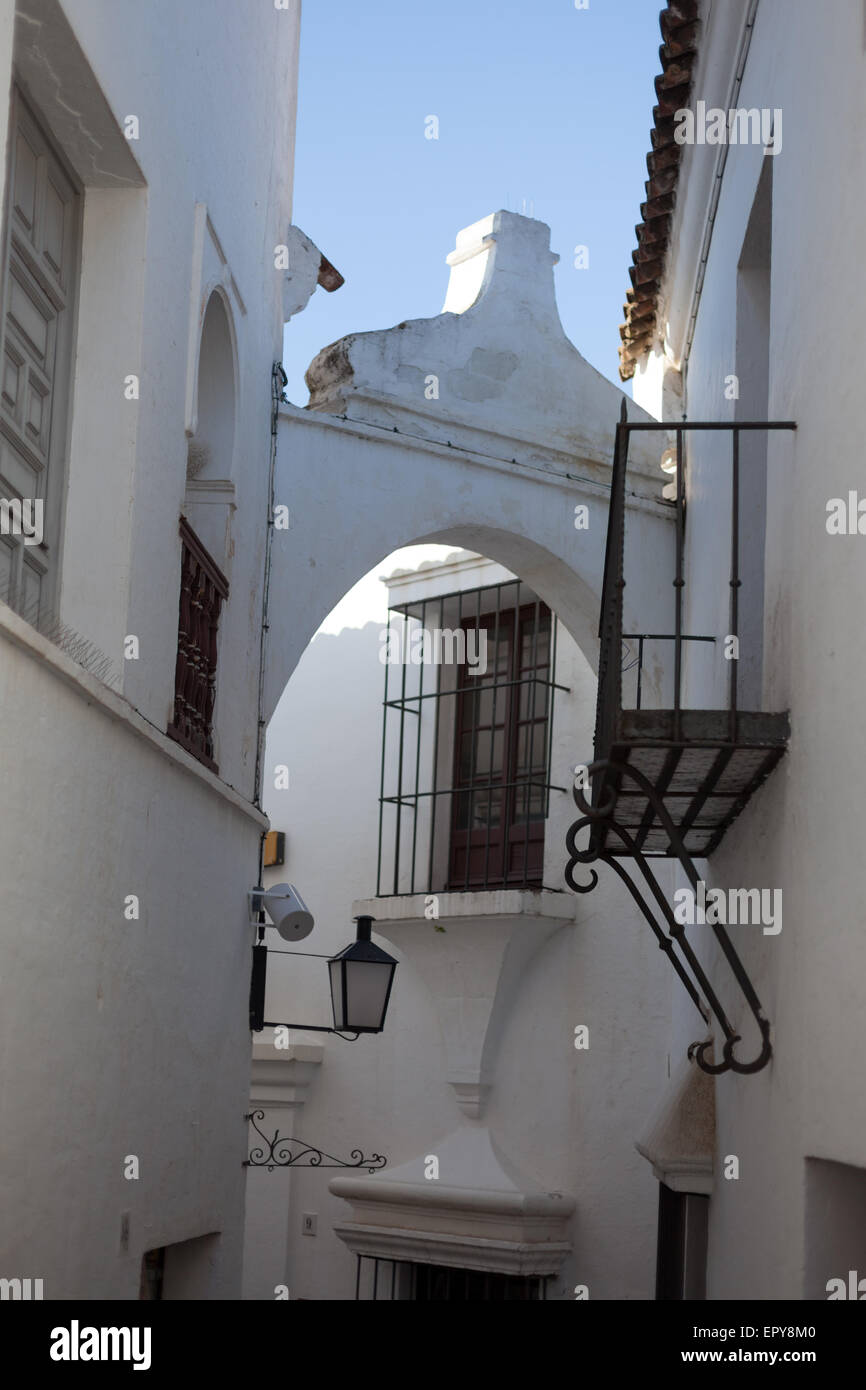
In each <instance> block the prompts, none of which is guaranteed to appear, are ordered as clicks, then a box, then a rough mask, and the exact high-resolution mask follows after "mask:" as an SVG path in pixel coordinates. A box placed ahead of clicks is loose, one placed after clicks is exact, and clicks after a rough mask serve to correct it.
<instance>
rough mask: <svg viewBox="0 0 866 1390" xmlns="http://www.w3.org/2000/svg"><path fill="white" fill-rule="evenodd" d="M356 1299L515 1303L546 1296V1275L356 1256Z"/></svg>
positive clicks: (541, 1298)
mask: <svg viewBox="0 0 866 1390" xmlns="http://www.w3.org/2000/svg"><path fill="white" fill-rule="evenodd" d="M357 1262H358V1263H357V1270H356V1275H355V1298H356V1300H357V1301H358V1302H361V1303H367V1302H377V1303H380V1302H386V1303H391V1302H394V1303H500V1302H505V1301H516V1302H519V1303H527V1302H538V1301H541V1300H545V1299H546V1298H547V1280H548V1277H549V1276H548V1275H544V1274H504V1273H501V1272H500V1271H499V1270H485V1269H464V1268H462V1267H458V1266H452V1265H431V1264H419V1263H416V1262H415V1261H410V1260H389V1259H384V1258H380V1257H378V1256H376V1255H358V1256H357Z"/></svg>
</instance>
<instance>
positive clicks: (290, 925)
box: [248, 883, 397, 1041]
mask: <svg viewBox="0 0 866 1390" xmlns="http://www.w3.org/2000/svg"><path fill="white" fill-rule="evenodd" d="M248 896H249V913H250V925H251V926H254V927H255V928H256V932H257V936H258V940H257V942H256V944H255V945H254V946H253V968H252V974H251V977H250V1029H251V1031H252V1032H254V1033H260V1032H261V1031H262V1029H263V1028H296V1029H299V1030H302V1031H304V1032H307V1033H339V1034H340V1036H341V1037H344V1036H345V1035H346V1034H352V1035H354V1037H352V1038H349V1039H348V1040H349V1041H354V1040H355V1039H357V1037H358V1036H359V1034H361V1033H381V1032H382V1029H383V1028H384V1027H385V1014H386V1012H387V1010H388V1000H389V999H390V997H391V986H392V984H393V983H394V971H395V970H396V968H397V961H396V960H395V959H394V957H393V956H389V955H388V953H387V951H383V950H382V949H381V947H379V946H375V945H374V944H373V942H372V941H371V940H370V931H371V928H372V924H373V920H374V919H373V918H372V917H369V916H365V917H356V918H355V921H356V922H357V924H358V934H357V938H356V940H354V941H353V942H352V943H351V944H350V945H349V946H346V947H345V949H344V950H342V951H340V952H339V954H338V955H336V956H332V957H329V958H328V973H329V975H330V980H331V1000H332V1003H333V1009H334V1026H333V1027H327V1026H325V1025H320V1024H312V1023H271V1022H269V1021H268V1020H266V1019H265V986H266V982H267V971H268V948H267V946H266V945H265V943H264V935H265V929H266V928H267V927H276V929H277V931H279V933H280V935H281V936H282V937H284V938H285V939H286V940H287V941H298V940H302V939H303V938H304V937H305V936H307V935H309V933H310V932H311V931H312V929H313V918H312V914H311V913H310V912H309V911H308V909H307V907H306V905H305V904H304V902H303V900H302V898H301V896H300V894H299V893H298V891H297V889H296V888H294V887H292V886H291V885H290V884H288V883H282V884H277V886H276V888H272V889H270V890H267V891H266V890H265V889H264V888H262V887H258V888H252V889H250V891H249V895H248ZM265 908H267V910H268V912H269V914H270V915H271V917H272V919H273V920H272V921H271V922H267V921H265V917H264V909H265ZM276 954H277V955H283V956H285V955H288V956H309V955H310V954H311V953H310V952H308V951H277V952H276Z"/></svg>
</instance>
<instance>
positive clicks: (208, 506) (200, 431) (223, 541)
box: [185, 289, 237, 566]
mask: <svg viewBox="0 0 866 1390" xmlns="http://www.w3.org/2000/svg"><path fill="white" fill-rule="evenodd" d="M236 395H237V354H236V351H235V336H234V327H233V323H232V318H231V310H230V308H229V305H228V303H227V302H226V299H225V296H224V295H223V294H222V292H221V291H220V290H219V289H215V290H214V291H213V292H212V293H211V295H210V298H209V299H208V302H207V307H206V309H205V312H204V318H203V319H202V329H201V344H200V347H199V358H198V374H197V407H196V415H195V429H194V431H193V433H192V435H191V436H190V439H189V442H188V447H187V470H186V499H185V510H186V513H187V517H188V519H189V522H190V525H191V526H192V527H193V529H194V530H195V532H196V534H197V535H198V536H199V538H200V539H201V541H202V543H203V544H204V545H205V546H206V547H207V549H208V550H209V551H210V553H211V554H212V555H213V557H214V559H215V560H216V562H217V564H219V565H220V566H224V565H225V563H226V561H227V558H228V555H229V554H230V544H229V541H230V525H231V516H232V513H233V511H234V507H235V501H234V498H235V486H234V476H233V473H234V452H235V423H236V416H237V401H236Z"/></svg>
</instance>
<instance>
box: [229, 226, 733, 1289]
mask: <svg viewBox="0 0 866 1390" xmlns="http://www.w3.org/2000/svg"><path fill="white" fill-rule="evenodd" d="M556 259H557V258H556V256H555V255H553V254H551V251H550V249H549V229H548V228H547V227H546V226H544V224H542V223H539V222H535V221H533V220H532V219H528V218H524V217H519V216H516V215H514V214H511V213H505V212H499V213H496V214H494V215H492V216H491V217H489V218H486V219H484V220H482V221H481V222H479V223H477V224H475V225H474V226H472V227H469V228H467V229H466V230H464V231H462V232H461V233H460V234H459V235H458V238H457V248H456V250H455V252H453V253H452V254H451V256H449V258H448V260H449V264H450V266H451V276H450V281H449V286H448V292H447V297H446V301H445V307H444V310H443V312H442V314H441V315H439V316H437V317H435V318H432V319H427V320H419V321H415V322H409V323H404V324H400V325H398V326H397V327H395V328H392V329H390V330H387V331H385V332H382V333H366V334H360V335H357V336H353V337H350V338H348V339H344V340H342V341H341V342H340V343H337V344H334V345H333V346H332V347H330V348H328V349H325V350H324V351H323V352H322V353H321V354H320V355H319V357H318V358H317V359H316V361H315V362H314V363H313V365H312V367H311V368H310V370H309V373H308V381H309V383H310V387H311V403H310V408H309V409H307V410H306V411H301V410H297V409H296V408H294V407H291V406H285V407H283V410H282V412H281V418H280V431H281V436H280V441H279V446H278V454H277V495H278V496H279V497H284V496H285V497H290V498H292V499H293V505H292V518H293V527H292V530H291V532H290V533H289V537H288V544H286V545H285V546H284V545H283V544H282V542H281V544H280V546H279V547H275V549H274V556H273V575H274V583H275V584H279V585H281V586H282V588H283V592H284V593H286V594H292V595H293V596H295V598H296V599H297V602H296V604H295V605H294V606H290V605H288V604H286V605H283V606H282V608H281V609H280V611H279V612H278V613H277V612H275V613H274V616H273V620H272V625H271V636H272V637H274V635H275V632H277V631H278V632H279V636H278V637H276V638H275V648H274V651H273V653H272V656H271V658H269V672H270V673H274V674H276V670H277V663H279V662H280V661H282V662H284V663H285V665H284V668H283V669H284V670H285V673H286V674H288V673H289V671H290V670H291V662H292V660H293V659H294V660H295V661H297V657H298V655H300V653H301V652H303V655H302V656H301V659H300V661H299V662H298V664H297V669H296V670H295V671H294V674H293V675H292V676H291V679H290V680H289V681H288V685H287V689H286V693H285V695H284V697H283V699H282V701H281V702H280V703H279V705H278V708H277V712H276V714H275V715H274V716H273V719H272V722H271V726H270V733H269V743H268V751H267V756H266V759H265V764H266V773H265V780H264V784H263V795H264V798H265V805H266V808H267V810H268V812H269V815H270V817H271V821H272V824H273V826H274V828H275V830H276V831H278V832H282V833H283V834H284V836H285V843H284V846H283V851H282V853H281V856H280V863H279V864H278V865H275V866H274V867H273V868H272V869H270V870H268V879H267V882H268V883H269V884H274V883H275V882H277V881H281V882H287V881H290V882H293V883H294V884H295V886H296V888H297V889H298V891H299V892H300V893H301V895H302V897H303V898H304V900H305V901H306V902H307V904H308V906H309V908H310V910H311V911H312V912H313V914H314V915H315V918H316V924H317V925H316V930H315V932H314V934H313V935H312V936H311V937H310V938H309V939H308V941H306V942H301V943H300V944H299V945H298V947H297V948H290V949H292V950H294V949H297V951H298V952H299V953H300V954H299V955H285V956H279V955H277V954H276V952H277V951H278V950H281V949H283V946H281V943H280V941H279V939H278V938H276V936H275V935H273V934H271V945H272V946H273V947H274V948H275V950H274V951H273V953H272V954H271V955H270V956H269V965H268V971H269V973H268V988H267V1004H266V1007H265V1010H264V1015H263V1017H264V1018H265V1019H266V1020H268V1021H269V1022H270V1023H273V1024H281V1025H292V1024H296V1025H300V1031H297V1032H292V1031H291V1028H289V1029H288V1031H286V1030H285V1028H282V1027H281V1028H279V1029H271V1028H265V1029H263V1031H262V1032H261V1033H260V1034H258V1035H257V1040H256V1042H255V1045H254V1061H253V1089H252V1107H253V1109H254V1111H255V1112H256V1125H255V1128H254V1129H252V1130H251V1144H252V1152H253V1156H254V1165H255V1164H256V1160H257V1161H258V1166H253V1167H252V1168H251V1169H250V1171H249V1173H248V1185H247V1201H248V1208H247V1210H248V1224H247V1238H246V1251H245V1274H244V1293H245V1296H246V1297H250V1298H273V1297H274V1296H275V1290H278V1291H279V1292H278V1293H277V1296H282V1297H289V1298H305V1299H310V1298H314V1299H346V1298H356V1297H357V1298H361V1299H371V1298H375V1299H381V1298H386V1299H389V1298H395V1299H399V1300H418V1301H426V1300H431V1299H437V1300H438V1299H442V1298H445V1299H449V1300H459V1299H463V1298H473V1299H474V1298H483V1299H491V1300H493V1299H511V1298H517V1299H540V1298H551V1299H559V1300H562V1299H575V1298H579V1299H580V1298H585V1297H594V1298H624V1299H628V1298H631V1299H638V1298H650V1297H652V1294H653V1289H654V1281H655V1272H656V1269H655V1266H656V1225H657V1207H658V1192H657V1184H656V1183H655V1182H654V1181H653V1178H652V1175H651V1173H650V1171H649V1169H647V1168H646V1167H645V1165H644V1164H643V1163H642V1161H641V1159H640V1157H639V1155H638V1153H637V1151H636V1149H635V1143H634V1141H635V1137H636V1135H638V1134H639V1133H640V1132H642V1131H643V1129H644V1128H645V1126H646V1124H647V1122H648V1120H649V1119H650V1118H651V1117H652V1116H653V1113H654V1110H655V1108H656V1106H657V1105H658V1104H659V1103H660V1102H661V1099H662V1096H663V1092H664V1088H665V1085H666V1084H667V1081H668V1078H669V1075H670V1073H671V1069H672V1068H674V1069H675V1068H677V1067H678V1065H679V1063H680V1061H681V1060H683V1059H681V1058H679V1057H673V1056H671V1055H670V1047H669V1038H668V1032H669V1027H670V1012H671V1010H670V991H671V988H672V981H671V978H669V972H668V970H667V969H666V966H665V962H664V960H663V958H662V957H661V956H660V954H659V952H658V950H657V949H656V943H655V941H654V939H653V937H652V935H651V934H650V933H649V932H647V931H646V928H645V924H644V923H643V922H642V920H641V918H640V916H639V914H638V912H637V911H636V909H635V907H634V905H633V904H632V903H631V902H630V900H629V898H628V896H627V894H626V893H625V892H624V891H623V890H621V889H620V888H619V887H618V886H617V885H616V883H615V882H614V883H608V884H606V885H605V886H604V887H603V888H601V889H600V890H599V892H598V894H597V895H596V896H595V897H593V898H591V899H586V898H583V897H580V896H578V895H575V894H574V893H572V892H571V891H569V890H568V888H567V886H566V883H565V880H564V876H563V875H564V869H565V865H566V862H567V858H568V854H567V850H566V846H565V840H566V832H567V829H568V826H569V824H570V823H571V821H572V820H573V819H574V816H575V809H574V804H573V801H572V796H571V790H572V783H573V781H574V769H575V764H576V763H578V762H580V761H581V758H583V757H586V758H589V756H590V749H591V743H592V725H593V715H594V710H595V695H596V679H595V675H594V671H593V663H594V662H595V661H596V660H597V652H598V640H597V636H596V632H597V624H598V611H599V603H600V597H601V594H600V590H601V578H602V574H603V569H604V550H605V536H606V528H607V512H608V504H609V498H610V477H611V456H612V450H613V441H614V429H615V425H616V422H617V419H618V418H619V414H620V410H621V408H623V407H624V408H626V409H631V410H632V418H633V419H635V420H636V421H644V422H649V417H648V416H646V415H645V414H644V413H642V412H640V411H636V410H634V408H633V407H629V404H628V402H627V401H626V399H625V397H624V396H623V395H622V393H620V392H619V391H618V390H617V389H616V388H615V387H613V386H612V385H611V384H610V383H609V382H607V381H605V380H604V379H603V378H602V377H601V376H600V375H599V374H598V373H596V372H595V371H593V369H592V368H590V367H589V366H588V365H587V363H586V362H585V361H584V360H583V359H582V358H581V357H580V355H579V354H578V352H577V351H576V350H575V348H574V347H573V346H572V344H571V343H570V342H568V340H567V339H566V338H565V336H564V333H563V331H562V327H561V325H560V322H559V318H558V314H557V311H556V301H555V294H554V279H553V268H554V264H555V261H556ZM635 458H636V460H637V462H638V467H639V469H640V467H641V460H642V459H643V460H645V461H646V462H645V466H644V467H643V470H642V471H641V472H640V477H639V479H638V481H637V482H636V484H635V486H634V487H633V489H632V491H631V493H630V497H629V504H628V506H629V511H630V514H632V515H633V516H634V517H635V524H636V526H637V528H638V534H639V536H640V538H641V539H640V544H641V547H642V550H643V553H644V554H645V555H646V556H647V557H649V558H650V559H652V557H653V556H656V555H658V556H661V555H662V554H663V553H667V550H668V548H669V542H670V540H671V537H672V535H673V527H672V516H671V509H670V507H669V505H668V504H666V503H665V502H664V501H663V500H662V487H663V485H664V481H665V480H664V477H663V475H662V474H661V473H660V472H659V469H658V462H657V461H658V450H657V449H655V448H654V447H653V448H649V447H646V448H644V447H642V446H641V445H640V444H639V443H638V444H637V445H636V446H635ZM346 497H351V498H352V499H353V509H352V527H351V529H350V530H347V529H346V528H345V527H344V525H343V522H342V515H343V513H342V509H339V510H338V509H337V507H336V506H335V501H336V499H338V498H346ZM336 537H339V545H337V544H335V539H336ZM443 541H445V542H451V543H453V544H456V545H458V546H462V547H463V548H462V549H460V550H458V551H456V552H454V554H452V556H451V558H450V559H449V560H447V561H445V562H444V563H440V564H431V565H422V567H421V568H420V569H419V570H417V571H410V572H409V573H403V574H400V573H398V574H396V575H394V576H392V577H391V578H390V579H389V580H388V581H387V582H388V587H389V601H390V603H391V605H392V608H393V609H394V610H395V614H396V616H395V618H394V626H393V628H392V634H391V639H390V640H388V641H383V639H382V637H381V634H380V630H381V623H379V624H375V625H371V626H367V627H364V628H360V629H351V628H350V629H345V630H343V631H342V632H340V633H339V634H338V635H333V634H320V635H319V636H317V637H316V638H315V640H314V641H313V642H312V644H311V645H310V646H309V647H307V650H306V651H304V650H303V649H304V647H305V646H306V644H307V642H308V640H309V637H310V636H311V635H312V632H314V631H315V629H316V626H317V625H318V624H319V623H321V622H322V621H323V620H324V619H325V618H326V617H327V613H328V607H329V605H331V606H333V605H334V604H335V603H336V602H337V601H338V600H339V599H340V598H341V597H342V595H343V594H344V593H345V592H346V591H347V590H348V589H349V588H350V587H351V585H352V584H353V583H354V582H355V581H357V580H358V579H360V578H361V577H362V576H363V575H364V574H365V573H367V572H368V571H369V570H370V569H371V567H375V566H377V565H378V566H379V570H380V571H381V564H382V560H383V558H384V557H385V556H386V555H387V554H388V553H389V552H390V551H391V550H393V549H394V548H395V547H399V546H401V545H407V544H409V545H411V544H413V543H416V542H437V543H438V542H443ZM643 597H644V598H645V600H647V601H648V602H649V603H650V604H651V603H652V601H653V599H654V598H655V599H656V600H657V602H658V609H657V612H656V614H655V617H656V619H657V620H658V621H660V620H661V617H662V613H663V603H664V601H666V595H663V592H662V588H661V585H659V586H658V590H657V592H655V593H654V592H653V590H652V586H648V588H647V589H646V591H645V593H644V595H643ZM650 630H653V629H650ZM425 632H426V633H427V634H428V637H429V642H430V646H429V653H428V655H429V658H430V659H429V664H425V663H424V661H423V660H422V661H420V663H419V661H418V660H416V657H417V656H418V655H419V653H421V655H423V652H422V649H421V647H420V646H419V639H420V637H421V636H422V634H424V633H425ZM437 634H438V636H439V639H441V640H440V641H439V646H438V647H437ZM455 634H457V635H459V636H460V637H462V639H463V646H462V647H461V646H460V644H459V643H457V646H456V655H455V654H454V638H455ZM449 641H450V642H451V646H450V647H449V645H448V643H449ZM389 654H390V656H389V660H387V661H383V660H382V659H380V658H381V656H385V655H389ZM390 657H393V661H392V660H391V659H390ZM404 657H405V660H404V659H403V658H404ZM386 674H387V675H388V678H389V684H388V686H387V687H386V686H385V685H384V681H385V677H386ZM631 679H632V680H633V679H634V677H632V678H631ZM643 683H644V698H645V699H649V700H650V702H652V701H656V702H657V701H658V700H659V699H660V697H661V686H660V675H659V672H658V670H657V669H655V668H654V667H652V666H651V665H650V664H649V663H647V665H646V666H645V668H644V670H643ZM473 687H474V691H475V693H474V694H473V689H472V688H473ZM277 693H278V692H277ZM383 700H384V702H385V704H384V710H385V711H386V713H385V727H384V730H383ZM359 914H367V915H369V916H372V917H373V918H374V919H375V926H374V931H375V933H376V939H377V940H378V942H379V943H380V945H382V946H384V947H385V948H386V949H387V950H388V951H390V952H392V953H394V954H395V955H397V956H398V957H399V960H400V964H399V965H398V968H397V974H396V980H395V984H394V987H393V992H392V996H391V1002H390V1005H389V1012H388V1017H387V1022H386V1026H385V1030H384V1032H383V1033H382V1034H381V1035H379V1036H375V1037H362V1038H360V1039H359V1040H357V1041H355V1042H351V1041H346V1040H344V1039H343V1038H341V1037H334V1036H328V1035H327V1034H326V1033H324V1032H323V1033H322V1034H320V1035H318V1036H317V1035H316V1034H315V1033H313V1032H308V1031H306V1030H307V1029H312V1028H315V1027H316V1026H317V1025H318V1026H319V1027H323V1028H327V1026H328V1023H329V1022H330V1002H329V997H328V985H327V972H326V968H325V964H324V961H323V960H321V959H319V958H318V957H320V956H324V957H327V956H329V955H331V954H333V953H334V952H335V951H336V950H337V949H339V947H341V946H343V945H344V944H345V942H346V940H347V939H349V938H350V937H351V935H352V932H353V928H352V925H351V923H352V918H353V917H354V916H357V915H359ZM307 954H309V955H310V956H311V958H309V959H305V960H302V959H301V958H300V956H301V955H307ZM698 1025H699V1027H698V1031H697V1034H696V1037H697V1039H698V1041H700V1040H701V1039H702V1038H703V1036H704V1029H703V1025H702V1023H701V1020H700V1019H698ZM278 1135H279V1136H280V1139H282V1140H283V1141H286V1142H285V1143H284V1144H283V1145H282V1147H281V1146H280V1144H279V1142H278V1141H277V1136H278ZM693 1148H694V1152H693V1151H692V1150H689V1152H688V1154H686V1155H685V1159H684V1160H683V1161H684V1162H686V1163H688V1162H691V1163H692V1165H693V1167H696V1168H698V1169H700V1170H701V1179H702V1181H703V1180H705V1179H706V1173H705V1172H704V1169H705V1167H706V1155H705V1153H704V1152H703V1150H702V1149H701V1148H700V1145H699V1144H698V1145H697V1146H693ZM353 1151H355V1159H354V1168H353V1169H352V1168H351V1167H350V1169H349V1170H346V1169H344V1170H343V1171H337V1172H336V1173H335V1172H334V1171H333V1170H331V1169H328V1171H326V1168H327V1165H328V1164H329V1163H331V1162H336V1163H337V1164H343V1163H347V1164H349V1165H351V1164H352V1163H353V1159H352V1153H353ZM322 1154H324V1155H325V1160H324V1162H323V1163H322V1165H321V1166H320V1163H319V1158H320V1155H322ZM377 1155H378V1156H380V1157H382V1158H383V1159H387V1166H381V1164H378V1163H377V1162H376V1156H377ZM359 1156H360V1158H361V1159H363V1158H364V1157H370V1158H371V1159H372V1160H373V1167H374V1168H375V1169H376V1171H374V1172H372V1173H370V1172H368V1171H366V1169H367V1167H369V1165H365V1163H364V1162H362V1161H359ZM678 1158H682V1155H679V1156H678V1155H674V1156H673V1159H672V1166H674V1167H675V1166H676V1162H677V1159H678ZM274 1159H276V1160H277V1161H276V1163H272V1160H274ZM280 1159H282V1160H283V1163H282V1165H281V1164H280ZM269 1165H270V1166H272V1167H273V1171H269ZM329 1180H330V1181H329Z"/></svg>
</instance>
